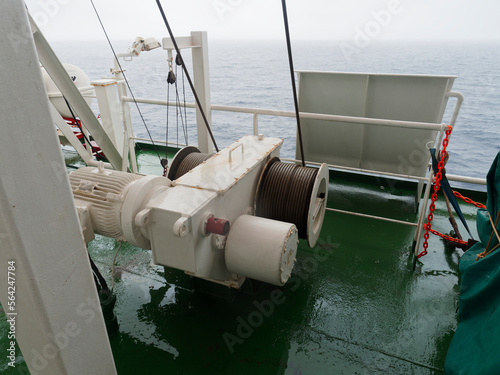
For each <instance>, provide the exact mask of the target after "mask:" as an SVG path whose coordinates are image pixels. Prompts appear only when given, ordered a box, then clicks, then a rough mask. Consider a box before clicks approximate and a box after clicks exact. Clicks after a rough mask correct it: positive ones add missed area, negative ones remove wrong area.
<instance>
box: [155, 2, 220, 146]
mask: <svg viewBox="0 0 500 375" xmlns="http://www.w3.org/2000/svg"><path fill="white" fill-rule="evenodd" d="M156 4H157V5H158V8H159V9H160V13H161V16H162V18H163V21H164V22H165V26H166V27H167V31H168V34H169V36H170V39H171V40H172V44H173V45H174V48H175V51H176V52H177V56H178V58H179V60H180V61H181V63H182V69H183V70H184V73H185V74H186V78H187V80H188V82H189V86H191V90H192V91H193V96H194V98H195V100H196V104H197V105H198V110H199V111H200V114H201V116H202V117H203V121H204V122H205V126H206V128H207V132H208V134H209V135H210V138H211V140H212V143H213V144H214V147H215V150H216V151H217V152H219V147H217V143H216V142H215V138H214V134H213V133H212V129H210V124H209V123H208V119H207V116H206V115H205V111H204V110H203V107H202V105H201V102H200V98H199V97H198V93H197V92H196V89H195V87H194V84H193V81H192V80H191V76H190V75H189V72H188V70H187V68H186V64H184V59H183V58H182V55H181V51H180V49H179V46H178V45H177V41H176V40H175V37H174V33H173V32H172V29H171V28H170V24H169V23H168V20H167V16H166V15H165V12H164V11H163V7H162V5H161V3H160V0H156Z"/></svg>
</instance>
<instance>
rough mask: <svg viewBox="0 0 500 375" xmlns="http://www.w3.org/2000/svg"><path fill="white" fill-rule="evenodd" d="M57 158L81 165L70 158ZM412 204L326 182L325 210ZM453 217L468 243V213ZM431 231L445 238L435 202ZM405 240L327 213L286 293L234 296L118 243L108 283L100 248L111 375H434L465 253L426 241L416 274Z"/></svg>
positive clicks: (360, 180)
mask: <svg viewBox="0 0 500 375" xmlns="http://www.w3.org/2000/svg"><path fill="white" fill-rule="evenodd" d="M65 157H66V161H67V163H68V164H69V165H79V163H80V161H79V159H78V158H77V157H76V156H75V155H74V154H72V153H71V152H69V151H65ZM138 162H139V165H140V172H141V173H155V174H159V173H161V167H159V163H158V158H157V156H156V153H155V152H154V151H152V150H146V149H142V150H141V151H139V152H138ZM414 194H415V184H413V183H408V182H402V181H397V182H396V183H391V182H390V181H389V180H387V179H385V178H377V177H368V176H359V175H352V174H346V173H340V172H337V171H330V188H329V200H328V206H329V207H334V208H339V209H342V210H351V211H357V212H363V213H369V214H372V215H380V216H390V217H394V218H397V219H400V220H407V221H410V222H415V221H416V220H417V213H415V210H414V208H415V201H414ZM464 194H469V195H471V194H472V196H471V198H473V199H476V200H479V201H481V202H484V201H485V199H486V194H485V193H481V192H475V193H474V192H471V191H467V192H465V193H464ZM440 196H441V194H440ZM462 207H463V211H464V214H465V217H466V219H467V220H468V221H469V226H470V227H471V229H472V231H473V234H474V235H475V212H476V208H475V207H473V206H469V205H462ZM419 209H423V207H421V206H420V207H419ZM433 228H436V229H437V230H440V231H442V232H449V231H450V229H451V227H450V224H449V223H448V212H447V210H446V205H445V202H444V200H443V199H442V198H440V199H439V201H438V202H437V204H436V213H435V215H434V222H433ZM414 230H415V228H414V227H411V226H405V225H401V224H396V223H390V222H383V221H377V220H373V219H369V218H361V217H356V216H350V215H346V214H342V213H335V212H327V213H326V216H325V222H324V225H323V230H322V232H321V237H320V240H319V241H318V244H317V245H316V247H315V248H314V249H310V248H309V247H308V246H307V244H306V243H305V241H302V240H301V242H300V244H299V250H298V254H297V263H296V265H295V268H294V270H293V273H292V278H291V280H290V281H289V282H288V283H287V284H286V285H285V286H283V287H276V286H272V285H268V284H265V283H261V282H256V281H251V282H247V283H246V284H245V285H244V287H243V288H242V290H240V291H239V292H238V291H236V290H233V289H228V288H226V287H222V286H217V285H212V284H208V283H206V282H202V281H200V280H198V279H194V278H192V277H190V276H188V275H186V274H184V273H183V272H181V271H177V270H171V269H164V268H163V267H161V266H156V265H154V264H153V263H152V255H151V251H146V250H142V249H138V248H134V247H132V246H130V245H129V244H126V243H124V244H123V245H122V246H121V248H120V250H119V252H118V253H117V255H116V260H115V267H114V276H113V275H112V265H113V260H114V257H115V252H116V250H117V248H118V243H117V242H116V241H115V240H112V239H109V238H104V237H100V236H97V237H96V239H95V240H93V241H92V242H91V243H90V244H89V252H90V254H91V256H92V258H93V259H94V261H95V262H96V264H97V265H98V267H99V269H100V270H101V272H102V274H103V275H104V277H105V278H106V280H107V282H108V284H109V285H110V286H111V284H112V283H113V285H114V291H115V293H116V296H117V303H116V307H115V312H116V314H117V318H118V322H119V332H118V333H117V334H115V335H114V336H112V337H111V338H110V341H111V346H112V350H113V354H114V358H115V362H116V367H117V371H118V374H120V375H123V374H160V373H169V374H255V373H258V374H273V375H274V374H294V375H295V374H308V375H313V374H439V373H443V368H444V362H445V356H446V353H447V350H448V347H449V344H450V342H451V339H452V337H453V333H454V331H455V329H456V327H457V306H458V285H459V273H458V261H459V257H460V254H461V253H462V251H461V250H455V251H453V250H450V249H447V248H446V247H445V245H444V243H443V241H441V240H440V239H439V238H437V237H435V236H432V235H431V238H430V243H429V249H430V250H429V254H428V255H427V256H425V257H423V258H421V259H420V261H419V262H418V263H417V266H416V269H415V270H413V267H412V266H413V262H412V261H413V257H412V254H411V253H412V242H413V235H414ZM463 232H465V230H464V231H463ZM3 315H4V314H3V313H2V317H1V319H0V337H2V339H1V341H0V350H1V351H2V352H6V350H7V348H8V346H7V345H8V344H7V340H6V333H7V331H8V325H7V323H6V319H5V316H3ZM19 324H22V322H20V323H19ZM18 353H19V351H18ZM0 372H1V373H2V374H6V375H13V374H19V373H21V374H23V373H26V374H27V373H28V372H27V368H26V365H25V364H24V361H23V360H22V357H20V356H19V357H18V360H17V367H16V368H11V367H8V365H7V358H6V357H5V356H2V357H1V358H0Z"/></svg>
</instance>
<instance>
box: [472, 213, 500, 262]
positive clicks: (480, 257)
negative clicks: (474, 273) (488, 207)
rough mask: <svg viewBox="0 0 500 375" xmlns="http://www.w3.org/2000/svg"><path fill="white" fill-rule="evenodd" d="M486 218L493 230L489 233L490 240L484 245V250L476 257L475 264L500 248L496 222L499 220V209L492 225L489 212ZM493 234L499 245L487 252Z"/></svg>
mask: <svg viewBox="0 0 500 375" xmlns="http://www.w3.org/2000/svg"><path fill="white" fill-rule="evenodd" d="M488 216H489V218H490V223H491V225H492V226H493V230H492V231H491V234H490V239H489V240H488V244H487V245H486V249H484V251H483V252H482V253H481V254H478V255H477V258H476V262H477V261H478V260H479V259H483V258H484V257H485V256H487V255H489V254H491V253H492V252H493V251H495V250H496V249H498V247H499V246H500V236H499V235H498V232H497V225H498V220H499V219H500V209H499V210H498V212H497V218H496V220H495V223H493V219H492V218H491V215H490V213H489V212H488ZM493 233H495V234H496V236H497V239H498V241H499V243H498V244H497V245H496V246H495V247H493V248H492V249H491V250H488V249H489V247H490V245H491V240H492V239H493Z"/></svg>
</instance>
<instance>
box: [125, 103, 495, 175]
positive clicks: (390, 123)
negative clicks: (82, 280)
mask: <svg viewBox="0 0 500 375" xmlns="http://www.w3.org/2000/svg"><path fill="white" fill-rule="evenodd" d="M122 100H123V101H125V102H128V103H133V102H134V99H133V98H131V97H123V98H122ZM135 101H136V102H137V103H142V104H154V105H161V106H167V105H169V106H175V105H176V103H175V102H172V101H171V102H167V101H165V100H155V99H145V98H135ZM186 107H187V108H196V104H194V103H186ZM211 109H212V111H221V112H234V113H247V114H251V115H253V134H254V135H258V134H259V116H275V117H290V118H294V117H295V112H292V111H278V110H272V109H262V108H250V107H236V106H225V105H212V106H211ZM300 117H301V118H302V119H313V120H324V121H332V122H343V123H346V122H349V123H353V124H358V123H360V124H368V125H379V126H387V127H403V126H404V127H405V128H409V129H425V130H437V131H439V132H441V134H440V136H439V138H440V139H442V137H443V133H444V131H445V130H446V126H447V125H444V124H434V123H425V122H412V121H399V120H385V119H374V118H365V117H352V116H340V115H324V114H318V113H306V112H301V113H300ZM131 139H134V140H136V141H144V142H147V141H150V139H147V138H141V137H131ZM154 142H155V143H158V144H167V142H165V141H162V140H154ZM169 144H171V145H173V146H176V145H179V146H186V145H185V144H182V143H179V144H177V143H175V144H174V143H169ZM283 160H286V161H291V162H299V160H296V159H283ZM306 163H307V164H310V165H319V163H316V162H310V161H306ZM329 167H330V168H334V169H342V170H347V171H351V172H357V173H370V174H373V173H376V174H378V175H382V176H388V177H396V178H402V179H411V180H422V181H426V180H427V179H428V178H427V177H420V176H413V175H410V174H398V173H390V172H381V171H377V172H374V171H372V170H367V169H362V168H352V167H346V166H340V165H334V164H329ZM446 176H447V177H448V179H449V180H450V181H455V182H462V183H468V184H475V185H486V179H483V178H475V177H468V176H462V175H454V174H447V175H446Z"/></svg>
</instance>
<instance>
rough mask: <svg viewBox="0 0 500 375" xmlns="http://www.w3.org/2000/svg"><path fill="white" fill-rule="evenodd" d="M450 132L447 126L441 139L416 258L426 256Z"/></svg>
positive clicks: (450, 128) (450, 129)
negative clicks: (440, 148)
mask: <svg viewBox="0 0 500 375" xmlns="http://www.w3.org/2000/svg"><path fill="white" fill-rule="evenodd" d="M452 130H453V128H452V127H451V126H450V125H448V129H447V130H446V132H445V134H446V135H445V137H444V139H443V149H442V150H441V158H440V161H439V164H438V172H437V173H436V176H435V182H434V193H433V194H432V197H431V205H430V207H429V215H428V216H427V224H426V225H424V229H425V234H424V244H423V247H424V250H423V251H422V252H421V253H420V254H418V255H417V258H421V257H423V256H425V255H427V248H428V247H429V232H430V230H431V229H432V228H431V223H432V219H433V218H434V210H435V209H436V200H437V193H438V191H439V189H440V187H441V178H442V177H443V174H442V171H443V168H444V160H446V156H447V155H448V153H447V152H446V147H448V143H449V138H450V134H451V131H452Z"/></svg>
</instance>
